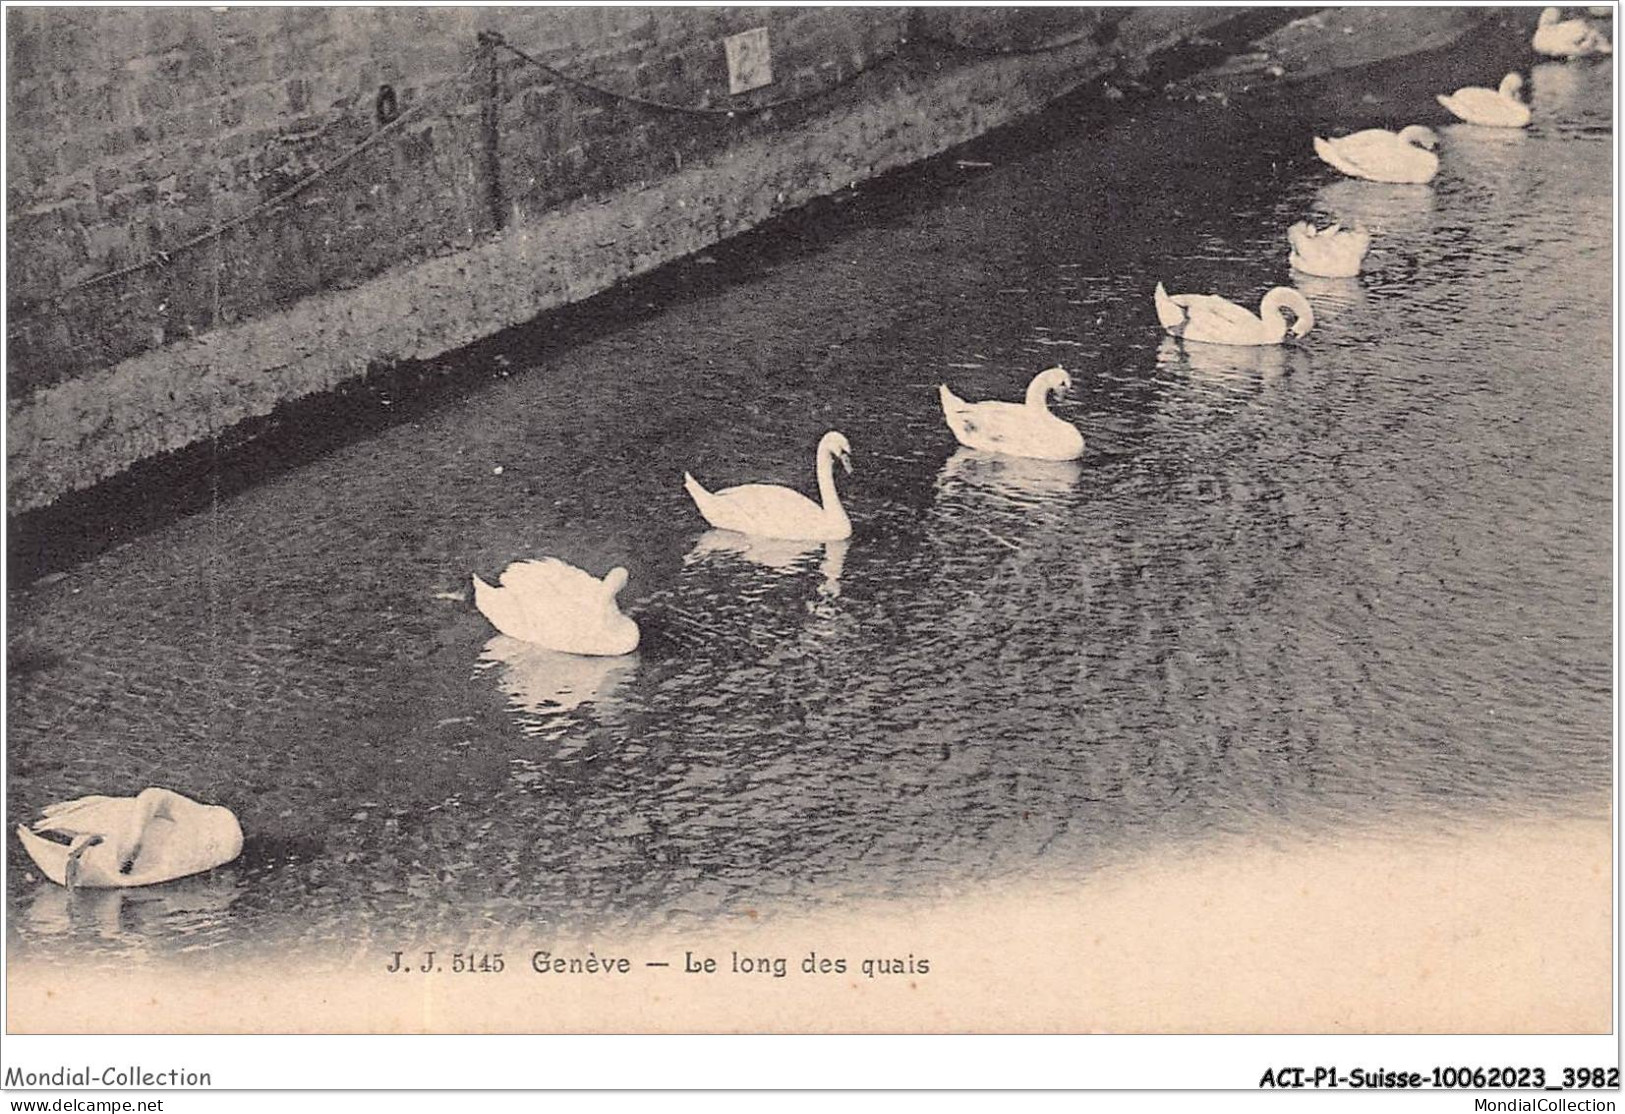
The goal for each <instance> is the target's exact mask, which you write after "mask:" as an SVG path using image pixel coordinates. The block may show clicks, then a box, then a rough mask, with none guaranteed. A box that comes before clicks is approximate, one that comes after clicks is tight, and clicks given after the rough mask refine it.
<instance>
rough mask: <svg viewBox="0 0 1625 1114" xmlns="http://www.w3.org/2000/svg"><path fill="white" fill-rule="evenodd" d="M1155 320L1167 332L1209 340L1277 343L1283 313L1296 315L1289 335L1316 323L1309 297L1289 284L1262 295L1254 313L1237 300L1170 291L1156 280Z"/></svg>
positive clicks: (1283, 326)
mask: <svg viewBox="0 0 1625 1114" xmlns="http://www.w3.org/2000/svg"><path fill="white" fill-rule="evenodd" d="M1156 299H1157V320H1158V321H1159V322H1161V324H1162V327H1163V330H1164V331H1165V332H1167V333H1168V334H1169V335H1170V336H1176V337H1178V338H1179V339H1181V340H1196V341H1204V342H1206V343H1208V344H1246V345H1258V344H1280V343H1281V342H1282V341H1283V340H1285V339H1286V333H1287V328H1286V314H1287V312H1288V311H1290V312H1291V313H1292V314H1293V316H1294V317H1296V318H1297V320H1295V321H1294V322H1293V323H1292V335H1293V336H1295V337H1301V336H1303V335H1304V334H1305V333H1307V332H1308V331H1309V330H1310V329H1312V328H1314V327H1315V311H1314V310H1313V309H1312V308H1310V305H1309V299H1307V298H1305V297H1304V296H1303V295H1302V294H1300V293H1298V292H1297V291H1296V290H1294V289H1292V287H1290V286H1277V287H1276V288H1275V289H1274V290H1271V291H1270V292H1269V293H1268V294H1265V295H1264V301H1263V302H1262V303H1261V304H1260V305H1259V307H1258V313H1257V315H1256V316H1255V315H1254V314H1251V313H1249V312H1247V311H1246V310H1244V309H1242V308H1241V307H1240V306H1238V305H1236V303H1234V302H1231V301H1226V300H1225V299H1223V298H1220V297H1218V296H1216V295H1213V294H1169V293H1168V291H1166V290H1164V289H1163V287H1162V283H1160V282H1159V283H1157V293H1156Z"/></svg>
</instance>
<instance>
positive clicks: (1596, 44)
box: [1533, 8, 1614, 58]
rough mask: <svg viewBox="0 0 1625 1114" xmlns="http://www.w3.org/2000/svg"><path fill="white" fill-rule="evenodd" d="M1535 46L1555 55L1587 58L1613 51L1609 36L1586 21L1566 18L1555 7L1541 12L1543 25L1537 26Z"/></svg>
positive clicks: (1540, 50) (1547, 53)
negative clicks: (1591, 55)
mask: <svg viewBox="0 0 1625 1114" xmlns="http://www.w3.org/2000/svg"><path fill="white" fill-rule="evenodd" d="M1533 45H1534V48H1535V50H1536V51H1538V52H1539V53H1541V54H1546V55H1549V56H1551V57H1553V58H1584V57H1586V56H1587V55H1590V54H1612V53H1613V52H1614V47H1613V44H1612V43H1610V42H1609V41H1608V36H1606V35H1604V34H1603V33H1602V32H1601V31H1599V30H1597V29H1596V28H1595V27H1593V26H1591V24H1590V23H1588V22H1587V21H1586V20H1583V19H1564V18H1563V13H1562V12H1560V11H1558V10H1557V9H1556V8H1547V9H1546V10H1545V11H1543V12H1541V13H1540V26H1538V27H1536V28H1535V37H1534V40H1533Z"/></svg>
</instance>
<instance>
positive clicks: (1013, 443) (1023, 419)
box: [937, 367, 1083, 460]
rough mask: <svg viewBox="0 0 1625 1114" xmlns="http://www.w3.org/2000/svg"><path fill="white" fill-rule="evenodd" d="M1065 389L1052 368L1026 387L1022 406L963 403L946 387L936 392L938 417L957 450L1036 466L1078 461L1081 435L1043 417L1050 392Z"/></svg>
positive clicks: (1068, 384)
mask: <svg viewBox="0 0 1625 1114" xmlns="http://www.w3.org/2000/svg"><path fill="white" fill-rule="evenodd" d="M1071 389H1072V377H1071V376H1070V375H1068V374H1067V373H1066V369H1065V368H1061V367H1052V368H1049V369H1048V370H1045V371H1041V372H1039V373H1038V374H1037V375H1035V376H1034V377H1033V381H1032V382H1031V383H1029V384H1027V400H1026V401H1025V402H1022V403H1015V402H966V401H965V400H964V399H962V398H959V397H958V396H957V395H955V394H954V393H953V392H952V391H950V390H949V389H948V387H947V385H946V384H944V385H942V386H940V387H938V388H937V391H938V394H939V395H940V396H941V398H942V414H943V417H945V418H946V419H947V420H948V428H949V429H951V430H953V431H954V437H955V438H957V439H958V441H959V443H960V444H961V445H965V446H967V447H969V448H972V449H982V450H984V451H987V452H994V453H1004V454H1006V455H1008V456H1025V457H1032V458H1034V459H1036V460H1075V459H1076V458H1078V457H1080V456H1082V455H1083V434H1081V433H1079V432H1078V428H1077V426H1074V425H1073V424H1072V423H1070V422H1063V421H1062V420H1061V419H1060V418H1057V417H1056V416H1055V415H1054V414H1051V413H1050V412H1049V396H1050V392H1052V391H1053V392H1055V393H1056V394H1061V393H1064V392H1066V391H1069V390H1071Z"/></svg>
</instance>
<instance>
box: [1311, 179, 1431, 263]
mask: <svg viewBox="0 0 1625 1114" xmlns="http://www.w3.org/2000/svg"><path fill="white" fill-rule="evenodd" d="M1315 204H1316V206H1317V207H1318V208H1319V210H1320V211H1321V212H1324V213H1326V214H1327V215H1328V216H1329V217H1330V218H1331V219H1332V220H1335V221H1337V222H1338V223H1339V224H1341V225H1342V226H1343V227H1344V228H1355V227H1362V228H1366V229H1368V230H1370V232H1371V236H1372V245H1373V247H1381V246H1382V242H1383V238H1384V237H1385V236H1389V237H1391V236H1415V235H1420V234H1422V233H1424V232H1426V231H1427V230H1428V227H1429V226H1430V225H1431V224H1432V223H1433V207H1434V196H1433V187H1432V186H1427V185H1396V184H1392V183H1388V182H1363V181H1358V180H1356V179H1354V178H1344V179H1341V180H1339V181H1336V182H1332V183H1329V184H1328V185H1325V186H1322V187H1321V188H1320V190H1319V191H1318V192H1317V193H1316V194H1315Z"/></svg>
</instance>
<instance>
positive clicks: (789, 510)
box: [683, 431, 852, 542]
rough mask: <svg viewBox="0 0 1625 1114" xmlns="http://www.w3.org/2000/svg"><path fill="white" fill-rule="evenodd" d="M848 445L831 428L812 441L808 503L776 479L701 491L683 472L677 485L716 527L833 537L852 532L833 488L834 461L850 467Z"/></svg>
mask: <svg viewBox="0 0 1625 1114" xmlns="http://www.w3.org/2000/svg"><path fill="white" fill-rule="evenodd" d="M851 452H852V446H851V445H850V444H848V443H847V440H846V438H845V437H843V436H841V435H840V434H839V433H835V432H833V431H831V432H829V433H826V434H824V436H823V438H822V439H821V440H820V441H819V442H818V458H817V460H818V496H819V498H820V499H822V500H823V504H822V505H819V504H818V503H814V502H813V501H812V500H811V499H809V498H807V497H806V496H805V495H803V494H801V493H800V492H799V491H792V490H791V489H790V488H788V487H781V486H780V485H778V484H742V485H740V486H739V487H730V488H725V489H723V490H722V491H716V492H712V491H707V490H706V489H705V488H704V487H702V486H701V485H700V482H699V481H698V480H696V479H695V478H694V477H693V476H691V475H689V474H688V473H687V472H684V473H683V487H684V488H686V489H687V491H688V494H689V496H690V497H691V498H692V499H693V500H694V505H695V506H696V507H698V508H699V510H700V514H701V515H702V516H704V518H705V521H707V522H709V523H710V524H711V525H712V526H715V527H716V528H717V529H719V530H734V531H736V532H738V533H741V534H750V535H753V536H755V537H759V538H786V539H791V540H795V541H814V542H818V541H839V540H841V539H842V538H849V537H851V536H852V521H851V520H850V519H849V518H847V517H846V510H845V509H844V508H843V507H842V506H841V496H840V493H839V492H837V491H836V490H835V461H836V460H837V459H839V460H840V462H841V466H842V467H844V468H845V469H846V470H847V471H848V472H851V471H852V458H851Z"/></svg>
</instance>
